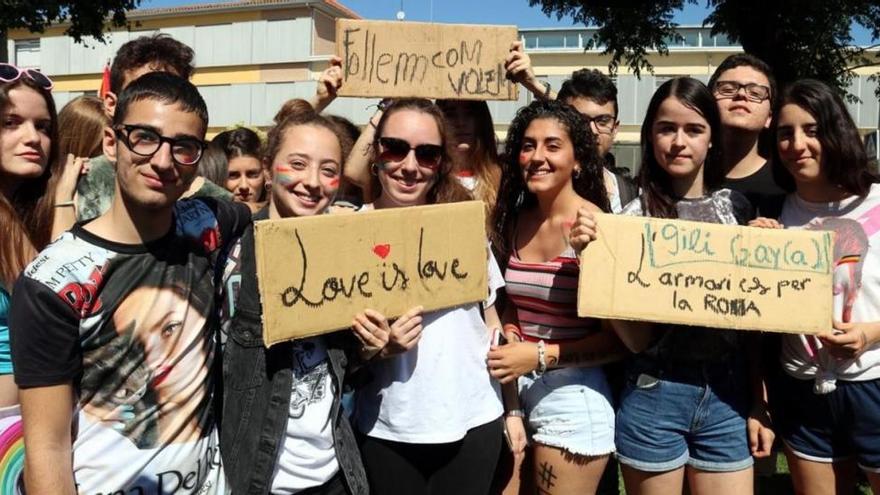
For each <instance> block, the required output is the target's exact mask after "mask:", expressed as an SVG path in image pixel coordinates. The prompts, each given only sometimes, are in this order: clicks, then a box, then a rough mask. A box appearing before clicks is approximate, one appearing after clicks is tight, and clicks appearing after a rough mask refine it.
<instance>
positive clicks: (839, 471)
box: [785, 447, 876, 495]
mask: <svg viewBox="0 0 880 495" xmlns="http://www.w3.org/2000/svg"><path fill="white" fill-rule="evenodd" d="M785 458H786V459H787V460H788V469H789V471H791V482H792V484H793V485H794V492H795V493H796V494H797V495H836V494H849V493H852V492H853V489H854V487H855V483H856V463H855V462H854V461H839V462H834V463H830V462H816V461H809V460H807V459H803V458H801V457H798V456H796V455H795V454H794V453H793V452H792V451H791V450H790V449H789V448H788V447H786V448H785ZM875 492H876V490H875Z"/></svg>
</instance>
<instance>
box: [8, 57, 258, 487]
mask: <svg viewBox="0 0 880 495" xmlns="http://www.w3.org/2000/svg"><path fill="white" fill-rule="evenodd" d="M207 126H208V115H207V108H206V107H205V102H204V100H203V99H202V98H201V96H200V95H199V93H198V91H197V90H196V88H195V87H194V86H193V85H192V84H190V83H189V82H188V81H186V80H185V79H182V78H180V77H177V76H175V75H172V74H168V73H162V72H154V73H150V74H147V75H144V76H143V77H141V78H139V79H137V80H136V81H134V82H132V83H131V85H130V86H129V87H128V88H126V90H125V91H123V93H122V95H121V96H120V98H119V101H118V105H117V108H116V113H115V115H114V119H113V127H112V129H111V128H108V129H107V130H106V132H105V135H104V152H105V154H106V155H107V156H108V157H109V158H110V159H111V160H114V161H115V162H116V169H117V174H116V186H115V195H114V198H113V202H112V204H111V206H110V208H109V209H108V210H107V211H106V212H105V213H104V214H102V215H101V216H100V217H98V218H96V219H95V220H93V221H90V222H87V223H80V224H77V225H75V226H74V227H73V229H72V230H70V231H69V232H66V233H64V234H63V235H62V236H61V237H60V238H59V239H58V240H56V241H55V242H54V243H53V244H51V245H50V246H49V247H48V248H46V249H45V250H44V251H43V252H42V253H40V254H39V255H38V256H37V258H36V260H35V261H34V262H32V263H31V264H30V265H29V266H28V267H27V268H26V269H25V271H24V274H23V275H22V276H21V278H19V280H18V282H17V283H16V286H15V291H14V296H13V301H12V309H11V312H10V329H11V334H12V351H13V352H12V355H13V360H14V363H15V379H16V382H17V384H18V385H19V387H20V389H21V392H20V398H21V408H22V416H23V422H24V441H25V465H26V468H25V475H26V487H27V489H28V493H32V494H50V493H51V494H65V495H67V494H73V493H77V492H78V493H82V494H98V493H184V492H185V493H199V494H215V493H218V494H222V493H225V482H224V475H223V470H222V467H221V466H220V455H219V450H218V445H217V429H216V425H215V421H214V416H213V411H212V407H211V406H212V395H213V391H214V381H213V377H214V373H213V372H212V370H213V368H214V359H215V358H216V345H217V343H216V341H215V336H216V333H217V332H216V331H215V330H216V329H215V327H214V324H213V322H214V318H213V317H212V315H213V313H214V311H213V303H214V297H213V295H214V283H213V282H214V278H215V277H214V274H215V268H214V267H215V264H216V263H217V261H218V259H217V258H218V256H219V253H220V252H221V251H222V250H223V249H224V245H225V244H226V243H227V242H228V241H230V240H232V239H234V238H236V237H238V236H239V235H241V233H242V232H243V231H244V228H245V227H246V226H247V225H248V224H249V223H250V211H249V210H248V208H247V207H246V206H244V205H241V204H235V203H231V202H225V201H216V200H213V199H209V198H206V199H193V200H187V201H180V202H178V199H179V198H180V196H181V195H182V194H183V192H184V191H186V190H187V188H188V187H189V185H190V182H191V181H192V180H193V178H194V177H195V174H196V168H197V166H198V162H199V160H200V158H201V155H202V152H203V151H204V148H205V143H204V137H205V131H206V129H207Z"/></svg>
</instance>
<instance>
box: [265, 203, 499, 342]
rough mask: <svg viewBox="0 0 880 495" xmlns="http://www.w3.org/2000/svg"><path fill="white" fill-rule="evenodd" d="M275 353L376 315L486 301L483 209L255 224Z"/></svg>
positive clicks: (437, 208) (462, 206) (268, 333)
mask: <svg viewBox="0 0 880 495" xmlns="http://www.w3.org/2000/svg"><path fill="white" fill-rule="evenodd" d="M255 241H256V258H257V277H258V280H259V288H260V297H261V299H262V302H263V337H264V340H265V342H266V345H267V346H270V345H272V344H274V343H277V342H282V341H285V340H291V339H297V338H302V337H309V336H312V335H318V334H323V333H328V332H332V331H335V330H339V329H343V328H349V327H350V326H351V322H352V320H353V319H354V316H355V315H356V314H357V313H359V312H361V311H363V310H364V309H367V308H371V309H374V310H376V311H379V312H381V313H382V314H384V315H385V316H386V317H387V318H389V319H390V318H394V317H397V316H400V315H402V314H403V313H405V312H406V311H408V310H409V309H410V308H412V307H414V306H417V305H422V306H424V307H425V311H432V310H436V309H441V308H448V307H453V306H458V305H462V304H466V303H473V302H477V301H483V300H484V299H486V297H487V295H488V281H487V280H488V279H487V277H488V273H487V272H488V269H487V264H488V263H487V260H488V258H487V256H488V250H487V243H486V231H485V219H484V209H483V203H482V202H479V201H467V202H463V203H454V204H444V205H433V206H419V207H412V208H394V209H388V210H377V211H369V212H364V213H357V214H351V215H318V216H314V217H307V218H286V219H282V220H265V221H261V222H257V223H256V224H255Z"/></svg>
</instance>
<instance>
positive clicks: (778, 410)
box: [753, 79, 880, 495]
mask: <svg viewBox="0 0 880 495" xmlns="http://www.w3.org/2000/svg"><path fill="white" fill-rule="evenodd" d="M775 115H776V117H775V119H774V122H773V124H772V128H773V130H774V131H775V134H776V152H777V157H778V159H779V161H780V162H781V163H782V164H783V165H784V166H785V169H786V170H787V171H788V172H789V174H790V179H793V180H792V181H791V182H792V183H790V184H789V189H793V190H794V192H792V193H791V194H789V195H788V196H787V198H786V200H785V203H784V204H783V207H782V214H781V216H780V217H779V222H776V221H774V220H768V219H765V218H759V219H756V220H755V221H754V222H753V225H757V226H762V227H777V228H781V227H782V226H783V225H784V226H785V228H795V229H808V230H830V231H832V232H834V233H835V239H834V260H833V261H834V265H833V266H834V269H833V270H834V275H833V277H834V278H833V281H834V285H833V300H834V305H833V319H834V322H833V325H832V328H829V329H828V331H827V332H825V333H822V334H819V335H817V336H812V335H810V336H806V335H786V336H784V337H783V345H782V356H781V359H780V361H781V363H782V372H781V373H780V375H781V378H780V379H779V381H778V384H777V386H776V387H773V388H772V389H771V392H773V394H772V395H771V396H770V400H771V407H772V411H773V413H774V415H773V421H774V424H775V425H776V427H777V429H778V430H779V432H780V434H781V435H782V439H783V441H784V442H785V454H786V457H787V458H788V465H789V467H790V468H791V475H792V476H791V477H792V481H793V483H794V489H795V492H796V493H806V494H811V495H813V494H815V495H825V494H828V495H832V494H835V493H841V494H842V493H852V492H853V486H854V484H855V480H856V474H857V473H856V471H857V469H861V470H862V471H864V472H865V475H866V476H867V478H868V481H869V482H870V484H871V488H872V489H873V491H874V493H880V284H878V276H880V264H878V263H880V258H878V255H880V251H878V246H880V244H878V240H880V234H878V232H880V185H878V182H880V181H878V178H877V176H876V175H875V174H874V173H873V172H872V171H871V169H870V166H869V164H868V157H867V155H866V153H865V147H864V145H863V144H862V142H861V139H860V137H859V131H858V128H857V127H856V126H855V124H854V123H853V120H852V118H851V117H850V114H849V112H848V111H847V108H846V105H845V104H844V102H843V100H841V98H840V96H838V94H837V93H836V92H835V91H834V90H833V89H831V88H830V87H828V86H827V85H826V84H824V83H822V82H820V81H816V80H811V79H805V80H801V81H796V82H794V83H792V84H791V85H789V86H788V87H786V88H785V89H784V90H783V92H782V95H781V97H780V102H779V107H778V109H777V111H776V112H775ZM780 222H781V224H780ZM829 295H830V296H831V294H829Z"/></svg>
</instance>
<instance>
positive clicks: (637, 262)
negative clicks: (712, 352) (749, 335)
mask: <svg viewBox="0 0 880 495" xmlns="http://www.w3.org/2000/svg"><path fill="white" fill-rule="evenodd" d="M597 228H598V233H597V239H596V240H595V241H593V242H591V243H590V244H589V245H588V246H587V247H586V249H584V251H583V252H582V253H581V258H580V259H581V273H580V281H579V284H578V314H579V315H581V316H593V317H599V318H611V319H623V320H643V321H654V322H662V323H681V324H686V325H700V326H706V327H710V328H732V329H738V330H765V331H772V332H786V333H806V334H815V333H819V332H826V331H828V330H830V329H831V325H832V321H831V319H832V307H833V297H837V296H833V295H832V276H833V273H834V271H835V260H834V258H833V257H834V234H833V233H832V232H827V231H807V230H778V229H761V228H755V227H741V226H733V225H718V224H710V223H702V222H689V221H684V220H669V219H660V218H645V217H630V216H618V215H607V214H600V215H597ZM844 269H845V268H844Z"/></svg>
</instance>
